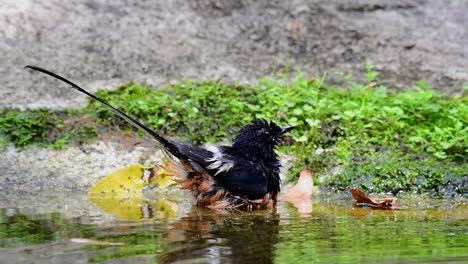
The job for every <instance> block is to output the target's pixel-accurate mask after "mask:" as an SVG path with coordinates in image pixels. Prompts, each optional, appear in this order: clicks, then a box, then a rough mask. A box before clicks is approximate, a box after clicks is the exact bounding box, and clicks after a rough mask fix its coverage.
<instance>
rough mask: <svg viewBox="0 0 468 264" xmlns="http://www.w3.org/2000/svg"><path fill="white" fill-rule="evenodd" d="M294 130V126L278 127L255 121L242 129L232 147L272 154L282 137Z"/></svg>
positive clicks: (270, 123) (261, 120)
mask: <svg viewBox="0 0 468 264" xmlns="http://www.w3.org/2000/svg"><path fill="white" fill-rule="evenodd" d="M294 128H295V127H294V126H288V127H280V126H278V125H277V124H275V123H273V122H267V121H266V120H263V119H256V120H254V121H253V122H252V123H251V124H249V125H247V126H245V127H244V128H242V130H241V131H240V133H239V135H238V136H237V137H236V139H235V142H234V145H233V147H234V148H236V149H240V150H246V151H255V152H274V149H275V147H276V146H277V145H278V144H279V143H280V142H281V139H282V137H283V135H284V134H285V133H287V132H289V131H291V130H293V129H294Z"/></svg>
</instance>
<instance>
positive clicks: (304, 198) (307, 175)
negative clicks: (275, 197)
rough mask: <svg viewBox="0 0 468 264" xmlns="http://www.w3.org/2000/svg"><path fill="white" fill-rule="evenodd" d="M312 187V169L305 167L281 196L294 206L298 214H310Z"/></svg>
mask: <svg viewBox="0 0 468 264" xmlns="http://www.w3.org/2000/svg"><path fill="white" fill-rule="evenodd" d="M313 189H314V179H313V177H312V171H310V170H307V169H306V170H303V171H301V172H300V174H299V180H298V181H297V184H296V185H295V186H293V187H292V188H291V189H289V191H288V192H287V193H286V194H284V195H283V196H282V198H283V199H284V200H286V201H288V202H290V203H291V204H292V205H293V206H294V207H296V208H297V211H298V212H299V214H310V213H312V193H313Z"/></svg>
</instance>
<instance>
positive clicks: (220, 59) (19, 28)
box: [0, 0, 468, 108]
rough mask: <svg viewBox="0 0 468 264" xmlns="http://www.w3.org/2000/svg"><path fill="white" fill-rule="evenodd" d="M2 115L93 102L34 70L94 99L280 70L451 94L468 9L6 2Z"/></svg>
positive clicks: (234, 0)
mask: <svg viewBox="0 0 468 264" xmlns="http://www.w3.org/2000/svg"><path fill="white" fill-rule="evenodd" d="M0 3H1V4H0V76H1V80H2V87H1V88H0V108H5V107H19V108H38V107H52V108H63V107H70V106H71V107H79V106H82V105H83V104H84V102H85V99H84V98H83V97H81V96H77V95H76V94H75V93H73V92H70V91H69V90H64V89H62V87H61V85H59V84H58V83H57V82H56V81H54V80H51V79H50V78H46V77H45V76H39V75H31V74H29V73H28V72H26V71H25V70H23V68H22V67H23V66H24V65H26V64H37V65H41V66H44V67H47V68H50V69H53V70H54V71H57V72H59V73H61V74H64V75H66V76H68V77H69V78H71V79H72V80H75V81H76V82H77V83H79V84H81V85H83V86H84V87H87V88H90V89H91V90H92V91H94V90H96V89H98V88H112V87H115V86H116V85H118V84H121V83H124V82H128V81H135V82H139V83H145V84H149V85H152V86H154V87H159V86H161V85H165V84H169V83H173V82H178V81H180V80H183V79H194V80H207V79H220V80H224V81H227V82H241V83H255V82H256V80H257V79H258V78H259V77H262V76H266V75H268V74H270V73H272V72H274V71H275V70H284V69H291V71H293V72H294V71H296V70H302V71H304V72H305V73H306V75H308V76H314V75H315V76H321V75H322V74H323V73H324V72H328V75H327V77H328V79H329V82H331V83H337V82H340V78H339V77H338V76H337V75H336V72H337V71H344V72H349V73H352V74H353V75H354V76H355V77H356V78H357V79H363V78H364V64H365V60H366V59H367V60H368V61H369V62H370V63H372V64H374V65H375V66H376V69H377V70H380V71H382V74H381V76H380V77H381V80H382V82H383V83H385V84H388V85H390V86H395V87H398V88H405V87H408V86H409V85H411V84H413V83H414V82H415V81H417V80H424V81H426V82H428V83H429V84H430V85H432V86H434V87H436V88H438V89H442V90H446V91H448V92H450V93H460V91H461V89H462V86H463V85H467V84H468V72H467V71H468V70H467V69H468V59H467V55H468V27H467V25H468V16H466V14H467V13H468V1H437V0H427V1H422V0H416V1H414V0H413V1H405V0H359V1H338V0H326V1H325V0H322V1H305V0H302V1H301V0H296V1H266V0H263V1H247V0H246V1H242V0H190V1H182V0H175V1H148V0H144V1H123V0H115V1H105V0H98V1H86V0H80V1H78V0H77V1H58V0H50V1H38V0H21V1H16V0H15V1H13V0H1V1H0Z"/></svg>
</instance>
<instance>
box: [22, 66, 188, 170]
mask: <svg viewBox="0 0 468 264" xmlns="http://www.w3.org/2000/svg"><path fill="white" fill-rule="evenodd" d="M25 68H29V69H32V70H35V71H39V72H42V73H45V74H47V75H49V76H52V77H54V78H56V79H59V80H61V81H62V82H65V83H67V84H69V85H71V87H72V88H73V89H75V90H77V91H80V92H82V93H84V94H86V95H87V96H89V97H91V98H92V99H94V100H96V101H98V102H99V103H101V104H103V105H105V106H106V107H108V108H109V109H110V110H112V112H114V114H116V115H118V116H120V117H121V118H123V119H124V120H125V121H127V122H128V123H130V124H132V125H133V126H135V127H137V128H139V129H141V130H143V131H145V132H146V133H147V134H149V135H150V136H152V137H153V138H154V139H155V140H156V141H157V142H158V143H159V144H158V145H160V147H161V148H162V150H164V151H165V152H168V153H169V154H171V155H173V156H174V157H176V158H177V159H179V160H180V161H186V162H188V159H187V157H186V156H185V155H183V154H182V153H180V151H179V150H178V148H177V147H176V146H175V145H174V144H173V143H171V142H170V141H169V140H167V139H165V138H163V137H162V136H160V135H159V134H157V133H156V132H154V130H152V129H150V128H149V127H147V126H145V125H143V124H142V123H141V122H140V121H138V120H137V119H135V118H133V117H131V116H129V115H127V114H125V113H124V112H122V111H120V110H119V109H117V108H115V107H113V106H112V105H110V104H108V103H107V102H105V101H104V100H102V99H100V98H99V97H96V96H95V95H93V94H91V93H89V92H88V91H86V90H85V89H83V88H81V87H79V86H78V85H76V84H74V83H73V82H71V81H69V80H67V79H65V78H64V77H62V76H60V75H58V74H56V73H53V72H51V71H48V70H46V69H44V68H41V67H38V66H33V65H27V66H25Z"/></svg>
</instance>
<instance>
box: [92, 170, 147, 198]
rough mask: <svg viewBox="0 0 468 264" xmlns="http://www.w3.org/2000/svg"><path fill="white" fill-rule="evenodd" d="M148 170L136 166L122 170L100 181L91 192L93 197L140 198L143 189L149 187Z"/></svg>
mask: <svg viewBox="0 0 468 264" xmlns="http://www.w3.org/2000/svg"><path fill="white" fill-rule="evenodd" d="M145 170H146V168H145V167H144V166H143V165H134V166H130V167H126V168H123V169H120V170H118V171H116V172H114V173H112V174H110V175H108V176H106V177H105V178H103V179H101V180H100V181H98V182H97V183H96V184H95V185H94V186H93V187H92V188H91V189H90V190H89V194H90V195H91V196H93V195H104V194H107V195H113V196H124V197H130V196H138V197H140V196H141V195H142V189H143V188H144V187H145V186H147V185H148V183H147V182H145V180H144V174H145Z"/></svg>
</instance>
